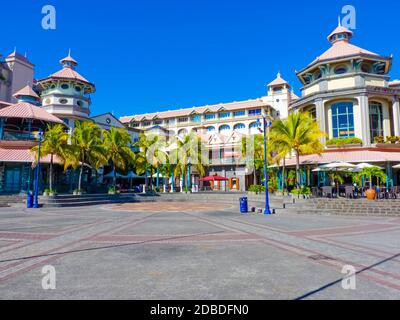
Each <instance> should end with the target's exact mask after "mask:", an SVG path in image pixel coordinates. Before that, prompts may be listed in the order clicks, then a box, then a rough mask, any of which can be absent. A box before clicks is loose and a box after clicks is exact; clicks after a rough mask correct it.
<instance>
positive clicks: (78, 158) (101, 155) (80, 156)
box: [64, 121, 107, 191]
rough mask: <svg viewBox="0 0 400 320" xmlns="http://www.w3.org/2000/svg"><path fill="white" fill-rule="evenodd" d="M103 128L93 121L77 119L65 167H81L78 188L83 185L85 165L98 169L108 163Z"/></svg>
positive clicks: (66, 154) (66, 153)
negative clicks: (102, 137) (103, 140)
mask: <svg viewBox="0 0 400 320" xmlns="http://www.w3.org/2000/svg"><path fill="white" fill-rule="evenodd" d="M101 133H102V132H101V129H100V127H99V126H98V125H97V124H95V123H93V122H88V121H85V122H82V121H76V123H75V128H74V131H73V134H72V137H71V145H69V146H67V148H66V152H65V164H64V169H65V170H66V169H68V168H70V167H72V168H74V169H77V168H79V167H80V172H79V180H78V190H79V191H80V190H81V187H82V175H83V168H84V166H85V165H91V166H93V167H95V168H96V169H98V168H100V167H101V166H102V165H105V164H106V163H107V156H106V152H105V148H104V147H103V145H102V140H101Z"/></svg>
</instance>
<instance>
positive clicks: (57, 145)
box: [32, 124, 69, 192]
mask: <svg viewBox="0 0 400 320" xmlns="http://www.w3.org/2000/svg"><path fill="white" fill-rule="evenodd" d="M68 138H69V136H68V133H67V132H66V130H65V126H64V125H62V124H55V125H54V124H49V125H48V126H47V130H46V132H45V134H44V141H43V143H42V144H41V146H40V157H41V158H45V157H47V156H49V155H50V172H49V189H50V191H51V192H53V191H54V190H53V167H54V156H58V158H60V159H63V158H64V154H65V149H66V146H67V145H68ZM38 149H39V147H38V146H35V147H33V148H32V152H33V153H34V155H35V159H37V153H38Z"/></svg>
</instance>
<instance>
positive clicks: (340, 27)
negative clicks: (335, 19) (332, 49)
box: [328, 26, 353, 41]
mask: <svg viewBox="0 0 400 320" xmlns="http://www.w3.org/2000/svg"><path fill="white" fill-rule="evenodd" d="M341 33H347V34H348V35H349V36H350V37H351V36H352V35H353V31H351V30H349V29H347V28H345V27H342V26H338V27H337V28H336V29H335V30H333V31H332V33H331V34H330V35H329V36H328V40H329V41H330V40H331V38H332V37H333V36H334V35H335V34H341Z"/></svg>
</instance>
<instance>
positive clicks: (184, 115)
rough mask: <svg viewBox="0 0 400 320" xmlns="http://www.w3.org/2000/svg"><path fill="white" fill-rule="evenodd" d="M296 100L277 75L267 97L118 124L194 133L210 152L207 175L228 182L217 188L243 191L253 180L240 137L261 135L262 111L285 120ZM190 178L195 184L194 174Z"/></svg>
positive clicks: (129, 119)
mask: <svg viewBox="0 0 400 320" xmlns="http://www.w3.org/2000/svg"><path fill="white" fill-rule="evenodd" d="M297 98H298V97H297V96H296V95H295V94H294V93H293V92H292V91H291V87H290V85H289V83H288V82H286V81H285V80H284V79H282V77H281V75H280V74H278V76H277V78H276V79H275V80H274V81H272V82H271V83H270V84H269V85H268V94H267V95H266V96H264V97H261V98H258V99H253V100H248V101H239V102H232V103H221V104H216V105H207V106H201V107H193V108H187V109H180V110H173V111H165V112H155V113H149V114H140V115H135V116H128V117H122V118H121V122H122V123H124V124H126V126H127V127H128V128H136V129H140V130H141V131H143V132H149V131H154V130H157V129H162V131H164V132H166V133H167V134H168V135H169V136H170V137H176V136H181V137H183V136H185V135H187V134H189V133H191V132H196V133H197V134H198V135H199V136H200V137H201V138H202V139H203V141H204V143H205V144H206V146H207V148H208V149H209V151H210V163H209V164H208V165H209V166H208V168H207V170H208V173H209V174H219V175H222V176H225V177H226V178H227V179H229V182H228V183H227V184H226V186H225V184H222V185H221V186H220V185H218V187H221V189H225V188H226V189H228V190H240V191H244V190H246V187H247V186H249V185H251V184H253V183H254V181H253V175H252V174H251V172H248V170H246V165H245V160H244V159H243V157H242V155H241V141H242V138H243V137H246V136H251V135H255V134H260V122H259V121H258V120H259V119H260V118H261V116H262V113H263V112H265V114H267V115H268V117H269V118H270V119H271V120H272V119H275V118H277V117H284V118H285V117H287V115H288V106H289V103H291V102H293V101H295V100H296V99H297ZM191 178H192V182H193V184H198V182H197V180H198V175H197V174H196V172H193V173H192V177H191Z"/></svg>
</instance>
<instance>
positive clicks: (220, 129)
mask: <svg viewBox="0 0 400 320" xmlns="http://www.w3.org/2000/svg"><path fill="white" fill-rule="evenodd" d="M228 130H231V127H230V126H228V125H227V124H224V125H223V126H220V127H219V132H223V131H228Z"/></svg>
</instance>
